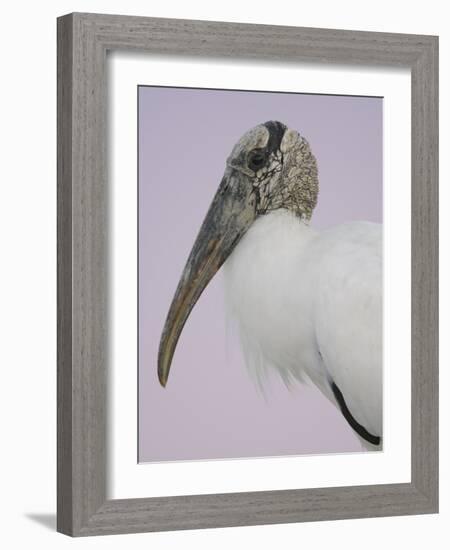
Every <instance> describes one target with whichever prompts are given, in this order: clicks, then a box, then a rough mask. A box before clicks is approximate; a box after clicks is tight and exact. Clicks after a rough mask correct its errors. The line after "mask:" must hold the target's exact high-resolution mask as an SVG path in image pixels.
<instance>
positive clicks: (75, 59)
mask: <svg viewBox="0 0 450 550" xmlns="http://www.w3.org/2000/svg"><path fill="white" fill-rule="evenodd" d="M125 49H129V50H135V51H139V52H148V53H150V54H151V53H153V54H155V53H156V54H160V53H164V54H174V55H185V54H189V55H191V56H224V57H231V58H243V57H245V58H254V59H270V60H279V61H286V60H289V61H292V62H295V61H311V62H321V63H322V62H325V63H335V64H336V63H345V64H348V63H359V64H364V65H389V66H401V67H409V68H410V69H411V73H412V79H411V80H412V90H411V91H412V142H411V147H412V395H411V407H412V434H411V435H412V465H411V466H412V480H411V483H401V484H389V485H373V486H356V487H337V488H326V489H301V490H285V491H264V492H252V493H233V494H210V495H192V496H178V497H164V498H144V499H129V500H108V499H107V497H106V494H107V493H106V481H107V480H106V475H107V459H108V457H107V455H106V451H105V449H106V425H107V418H106V410H107V408H106V399H107V392H106V387H107V366H108V353H107V349H108V348H107V341H108V333H107V327H108V322H107V321H108V300H107V284H105V281H107V275H108V273H107V265H108V262H107V259H108V258H107V252H108V180H107V173H106V165H107V163H106V147H105V142H106V139H105V132H106V130H105V129H106V94H107V80H106V52H107V51H108V50H125ZM437 346H438V38H437V37H435V36H418V35H406V34H387V33H371V32H355V31H344V30H326V29H309V28H296V27H277V26H266V25H247V24H236V23H216V22H207V21H187V20H176V19H153V18H143V17H124V16H116V15H94V14H81V13H76V14H70V15H66V16H63V17H61V18H59V19H58V484H57V486H58V510H57V511H58V521H57V528H58V530H59V531H61V532H63V533H66V534H69V535H73V536H82V535H99V534H111V533H131V532H139V531H162V530H175V529H193V528H205V527H226V526H236V525H259V524H267V523H288V522H301V521H317V520H330V519H343V518H361V517H371V516H394V515H404V514H425V513H433V512H437V510H438V358H437Z"/></svg>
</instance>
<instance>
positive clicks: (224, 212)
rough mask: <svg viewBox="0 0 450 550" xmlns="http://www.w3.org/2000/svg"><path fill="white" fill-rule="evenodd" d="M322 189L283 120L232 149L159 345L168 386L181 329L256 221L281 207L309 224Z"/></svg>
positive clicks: (305, 148) (304, 149)
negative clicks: (211, 282) (202, 295)
mask: <svg viewBox="0 0 450 550" xmlns="http://www.w3.org/2000/svg"><path fill="white" fill-rule="evenodd" d="M318 190H319V182H318V172H317V163H316V159H315V158H314V155H313V154H312V152H311V149H310V147H309V144H308V142H307V141H306V140H305V139H304V138H303V137H301V136H300V135H299V134H298V132H296V131H295V130H290V129H288V128H287V127H286V126H285V125H284V124H282V123H281V122H274V121H269V122H266V123H265V124H260V125H259V126H256V127H255V128H252V129H251V130H249V131H248V132H247V133H246V134H244V136H242V138H241V139H240V140H239V141H238V142H237V144H236V145H235V146H234V148H233V150H232V152H231V155H230V156H229V157H228V159H227V166H226V169H225V174H224V176H223V178H222V181H221V183H220V185H219V189H218V190H217V192H216V195H215V197H214V199H213V201H212V203H211V206H210V207H209V210H208V212H207V214H206V217H205V220H204V221H203V224H202V226H201V228H200V232H199V234H198V236H197V239H196V241H195V243H194V246H193V248H192V250H191V253H190V254H189V258H188V260H187V262H186V266H185V268H184V270H183V273H182V275H181V279H180V282H179V283H178V287H177V290H176V292H175V296H174V298H173V300H172V304H171V306H170V310H169V313H168V315H167V319H166V323H165V326H164V330H163V333H162V335H161V342H160V346H159V355H158V377H159V381H160V383H161V385H162V386H165V385H166V383H167V379H168V376H169V371H170V365H171V362H172V357H173V354H174V352H175V347H176V345H177V342H178V338H179V336H180V334H181V331H182V330H183V326H184V324H185V322H186V320H187V318H188V316H189V314H190V312H191V311H192V308H193V307H194V305H195V303H196V302H197V300H198V299H199V297H200V295H201V293H202V292H203V290H204V289H205V287H206V286H207V284H208V283H209V281H210V280H211V279H212V277H213V276H214V274H215V273H216V272H217V271H218V270H219V269H220V267H221V266H222V264H223V263H224V262H225V260H226V259H227V258H228V256H229V255H230V254H231V252H232V251H233V249H234V247H235V246H236V245H237V243H238V242H239V241H240V239H241V238H242V237H243V235H244V234H245V233H246V231H247V230H248V229H249V227H250V226H251V224H252V223H253V222H254V221H255V219H256V218H258V217H259V216H262V215H264V214H267V213H268V212H271V211H273V210H278V209H280V208H283V209H286V210H289V211H291V212H293V213H295V215H296V216H298V217H299V218H301V219H304V220H306V221H308V220H309V219H310V218H311V215H312V212H313V210H314V207H315V205H316V202H317V195H318Z"/></svg>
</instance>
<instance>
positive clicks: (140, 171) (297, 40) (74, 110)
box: [57, 14, 438, 536]
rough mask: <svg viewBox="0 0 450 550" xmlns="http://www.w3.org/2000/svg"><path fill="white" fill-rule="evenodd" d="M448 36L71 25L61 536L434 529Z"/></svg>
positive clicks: (62, 269) (63, 138)
mask: <svg viewBox="0 0 450 550" xmlns="http://www.w3.org/2000/svg"><path fill="white" fill-rule="evenodd" d="M437 184H438V39H437V37H434V36H418V35H402V34H386V33H368V32H356V31H343V30H325V29H306V28H297V27H275V26H266V25H247V24H235V23H233V24H231V23H215V22H207V21H187V20H175V19H155V18H142V17H128V16H112V15H97V14H70V15H67V16H64V17H61V18H59V19H58V514H57V517H58V530H59V531H60V532H63V533H66V534H69V535H72V536H86V535H99V534H112V533H130V532H142V531H162V530H176V529H194V528H207V527H225V526H238V525H259V524H268V523H287V522H301V521H317V520H329V519H343V518H360V517H373V516H389V515H391V516H392V515H405V514H424V513H436V512H437V510H438V391H437V390H438V362H437V338H438V305H437V297H438V290H437V289H438V282H437V273H438V270H437V267H438V266H437V249H438V220H437V212H438V209H437V198H438V195H437Z"/></svg>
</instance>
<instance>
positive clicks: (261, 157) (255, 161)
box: [248, 150, 266, 172]
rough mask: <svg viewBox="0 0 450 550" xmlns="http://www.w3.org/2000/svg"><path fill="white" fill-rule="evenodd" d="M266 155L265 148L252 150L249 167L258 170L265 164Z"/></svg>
mask: <svg viewBox="0 0 450 550" xmlns="http://www.w3.org/2000/svg"><path fill="white" fill-rule="evenodd" d="M265 162H266V155H265V152H264V151H263V150H255V151H252V152H251V153H250V154H249V156H248V167H249V168H250V169H251V170H253V171H254V172H256V171H257V170H259V169H260V168H262V167H263V166H264V163H265Z"/></svg>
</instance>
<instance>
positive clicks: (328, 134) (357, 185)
mask: <svg viewBox="0 0 450 550" xmlns="http://www.w3.org/2000/svg"><path fill="white" fill-rule="evenodd" d="M138 116H139V388H138V391H139V411H138V414H139V453H138V456H139V461H140V462H150V461H164V460H190V459H216V458H237V457H257V456H276V455H298V454H309V453H314V454H319V453H342V452H355V451H361V450H362V449H361V446H360V444H359V442H358V441H357V440H356V438H355V436H354V435H353V432H352V430H351V429H350V428H349V427H348V425H347V423H346V421H345V420H344V419H343V418H342V417H341V415H340V413H339V412H338V411H337V410H336V409H335V408H334V407H333V406H332V405H331V404H330V403H328V401H327V400H326V399H325V398H323V397H322V395H321V394H320V393H319V392H318V391H317V390H315V389H314V388H309V387H304V386H297V387H295V388H293V389H290V390H288V389H287V388H286V387H285V386H284V385H283V383H282V382H281V380H279V378H278V377H277V375H276V374H273V375H272V376H271V378H269V380H268V382H267V388H266V392H265V394H264V395H262V394H261V393H260V392H259V391H258V389H257V388H255V385H254V384H253V382H252V380H251V379H250V378H249V375H248V374H247V371H246V367H245V364H244V362H243V359H242V357H241V353H240V348H239V343H238V339H237V337H236V336H235V335H233V334H230V333H229V331H228V330H227V323H226V319H225V310H224V301H223V288H222V276H221V273H220V272H219V274H218V275H216V277H215V278H214V279H213V281H212V282H211V283H210V285H209V286H208V288H207V289H206V290H205V292H204V293H203V295H202V297H201V298H200V301H199V302H198V304H197V306H196V307H195V308H194V310H193V312H192V314H191V316H190V318H189V320H188V322H187V323H186V325H185V328H184V330H183V333H182V335H181V338H180V340H179V343H178V347H177V351H176V353H175V356H174V360H173V363H172V369H171V374H170V378H169V382H168V385H167V388H166V389H163V388H161V387H160V385H159V382H158V379H157V374H156V369H157V363H156V361H157V352H158V345H159V338H160V335H161V330H162V327H163V324H164V320H165V316H166V314H167V310H168V308H169V305H170V302H171V299H172V296H173V293H174V290H175V288H176V285H177V283H178V279H179V276H180V274H181V271H182V269H183V267H184V263H185V261H186V258H187V256H188V253H189V251H190V248H191V246H192V244H193V242H194V239H195V237H196V235H197V232H198V229H199V227H200V224H201V222H202V220H203V217H204V215H205V213H206V211H207V209H208V206H209V204H210V201H211V199H212V197H213V195H214V193H215V191H216V189H217V186H218V185H219V182H220V180H221V177H222V174H223V170H224V167H225V159H226V157H227V156H228V154H229V152H230V151H231V148H232V147H233V145H234V143H235V142H236V141H237V139H238V138H239V137H240V136H241V135H242V134H243V133H244V132H245V131H247V130H248V129H249V128H251V127H252V126H255V125H256V124H259V123H261V122H265V121H267V120H280V121H281V122H284V123H285V124H287V125H288V126H290V127H292V128H295V129H297V130H298V131H299V132H300V133H301V134H302V135H304V136H305V137H306V138H307V139H308V140H309V142H310V144H311V147H312V150H313V151H314V154H315V155H316V158H317V161H318V166H319V178H320V195H319V203H318V206H317V208H316V211H315V213H314V216H313V220H312V225H314V226H315V227H318V228H324V227H328V226H331V225H333V224H336V223H339V222H343V221H349V220H371V221H377V222H381V221H382V99H381V98H368V97H350V96H327V95H309V94H286V93H265V92H264V93H262V92H237V91H223V90H199V89H181V88H158V87H143V86H141V87H139V113H138ZM227 333H228V334H227ZM330 475H332V474H331V472H330Z"/></svg>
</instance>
